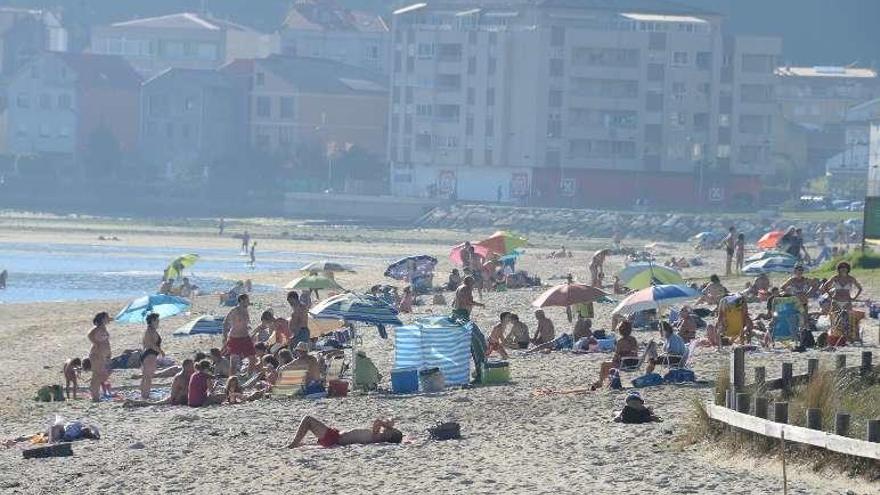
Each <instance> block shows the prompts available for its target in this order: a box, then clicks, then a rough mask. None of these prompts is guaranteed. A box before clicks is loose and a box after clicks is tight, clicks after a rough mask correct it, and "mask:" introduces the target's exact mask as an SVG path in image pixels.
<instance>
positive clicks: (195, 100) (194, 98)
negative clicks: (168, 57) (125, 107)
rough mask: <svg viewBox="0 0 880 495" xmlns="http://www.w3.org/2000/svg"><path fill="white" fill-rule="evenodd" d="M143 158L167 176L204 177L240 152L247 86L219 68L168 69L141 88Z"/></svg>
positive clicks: (243, 140)
mask: <svg viewBox="0 0 880 495" xmlns="http://www.w3.org/2000/svg"><path fill="white" fill-rule="evenodd" d="M140 105H141V111H140V115H141V124H140V136H141V139H140V149H141V154H142V157H143V158H144V159H145V160H146V161H147V163H149V164H150V165H151V166H153V167H154V168H155V169H156V171H157V173H158V174H159V175H161V176H165V177H167V178H174V177H186V176H190V177H192V176H203V175H205V174H210V171H211V170H212V169H214V168H216V167H221V166H228V165H229V164H230V162H234V161H235V160H236V159H237V158H239V157H241V156H242V154H243V151H244V147H245V146H246V144H247V122H246V118H247V105H246V96H245V88H244V87H243V86H242V85H240V84H237V81H236V79H235V78H233V77H231V76H229V75H228V74H226V73H224V72H221V71H218V70H208V69H168V70H167V71H165V72H163V73H161V74H159V75H157V76H155V77H153V78H151V79H149V80H147V81H145V82H144V83H143V86H142V88H141V99H140Z"/></svg>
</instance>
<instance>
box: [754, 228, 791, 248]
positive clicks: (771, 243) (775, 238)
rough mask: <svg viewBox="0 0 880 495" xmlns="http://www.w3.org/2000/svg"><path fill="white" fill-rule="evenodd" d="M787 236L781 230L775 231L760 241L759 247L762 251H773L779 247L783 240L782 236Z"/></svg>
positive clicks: (765, 235) (768, 233)
mask: <svg viewBox="0 0 880 495" xmlns="http://www.w3.org/2000/svg"><path fill="white" fill-rule="evenodd" d="M784 235H785V232H783V231H781V230H773V231H770V232H767V233H766V234H764V235H763V236H762V237H761V238H760V239H758V242H757V244H758V247H759V248H761V249H773V248H775V247H776V246H778V245H779V241H780V240H782V236H784Z"/></svg>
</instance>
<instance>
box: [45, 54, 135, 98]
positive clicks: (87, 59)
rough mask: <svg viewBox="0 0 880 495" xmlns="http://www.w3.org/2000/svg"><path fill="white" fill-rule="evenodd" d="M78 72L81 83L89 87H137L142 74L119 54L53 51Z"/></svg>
mask: <svg viewBox="0 0 880 495" xmlns="http://www.w3.org/2000/svg"><path fill="white" fill-rule="evenodd" d="M52 54H54V55H55V56H57V57H60V58H61V60H63V61H64V63H65V64H67V66H68V67H70V68H71V69H72V70H73V71H74V72H76V74H77V77H78V79H77V80H78V81H79V83H80V84H84V85H85V86H88V87H105V88H121V89H131V88H136V87H138V86H139V85H140V83H141V76H140V75H138V73H137V72H136V71H135V70H134V68H132V66H131V64H129V63H128V62H127V61H126V60H125V59H123V58H122V57H120V56H117V55H97V54H94V53H71V52H52Z"/></svg>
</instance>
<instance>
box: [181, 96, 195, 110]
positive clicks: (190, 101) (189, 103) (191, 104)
mask: <svg viewBox="0 0 880 495" xmlns="http://www.w3.org/2000/svg"><path fill="white" fill-rule="evenodd" d="M195 107H196V99H195V97H193V96H187V97H186V98H184V101H183V109H184V110H185V111H189V110H192V109H193V108H195Z"/></svg>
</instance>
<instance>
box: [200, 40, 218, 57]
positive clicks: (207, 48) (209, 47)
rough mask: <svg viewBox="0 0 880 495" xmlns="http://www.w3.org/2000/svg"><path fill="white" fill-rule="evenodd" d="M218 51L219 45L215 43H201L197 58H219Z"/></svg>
mask: <svg viewBox="0 0 880 495" xmlns="http://www.w3.org/2000/svg"><path fill="white" fill-rule="evenodd" d="M218 52H219V50H218V49H217V45H215V44H213V43H199V46H198V48H197V52H196V58H198V59H199V60H217V58H218Z"/></svg>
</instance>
